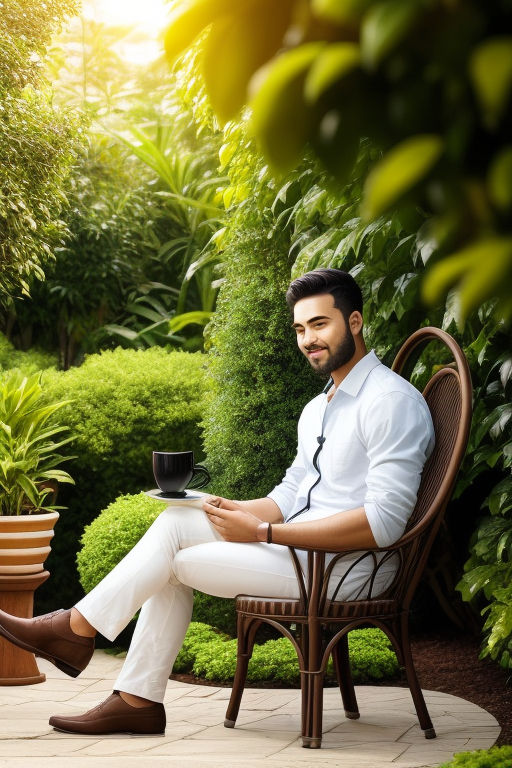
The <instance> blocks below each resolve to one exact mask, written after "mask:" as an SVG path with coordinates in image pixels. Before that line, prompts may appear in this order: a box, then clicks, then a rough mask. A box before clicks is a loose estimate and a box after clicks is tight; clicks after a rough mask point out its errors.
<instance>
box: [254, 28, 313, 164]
mask: <svg viewBox="0 0 512 768" xmlns="http://www.w3.org/2000/svg"><path fill="white" fill-rule="evenodd" d="M323 48H324V43H307V44H306V45H301V46H299V47H298V48H295V49H294V50H291V51H288V52H286V53H283V54H282V55H281V56H279V57H278V58H277V59H276V60H275V62H273V63H272V64H271V65H270V66H269V68H268V69H267V70H266V72H265V73H264V75H263V76H262V77H263V80H262V82H261V83H260V85H259V88H258V90H257V92H256V95H255V97H254V99H253V101H252V110H253V114H252V130H253V132H254V134H255V136H256V138H257V140H258V142H259V145H260V147H261V149H262V151H263V154H264V155H265V156H266V158H267V159H268V161H269V162H270V164H271V165H272V166H273V167H274V169H276V170H277V171H282V172H283V173H285V172H287V171H290V170H291V169H292V168H293V167H294V166H295V165H296V163H297V162H298V160H299V159H300V156H301V152H302V150H303V148H304V145H305V144H306V142H307V141H308V139H309V138H310V136H311V134H312V132H313V129H314V127H315V126H316V124H317V122H318V119H319V114H318V112H317V110H316V109H315V108H314V107H312V106H310V105H308V104H306V102H305V101H304V81H305V78H306V75H307V72H308V70H309V67H310V66H311V64H312V63H313V61H314V60H315V59H316V57H317V56H318V55H319V53H320V52H321V51H322V50H323Z"/></svg>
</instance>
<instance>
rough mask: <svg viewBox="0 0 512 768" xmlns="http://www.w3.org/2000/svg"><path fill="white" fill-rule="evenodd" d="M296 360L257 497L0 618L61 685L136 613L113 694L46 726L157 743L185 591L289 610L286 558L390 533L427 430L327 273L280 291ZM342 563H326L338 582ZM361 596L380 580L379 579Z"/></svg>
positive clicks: (158, 534) (169, 515) (208, 511)
mask: <svg viewBox="0 0 512 768" xmlns="http://www.w3.org/2000/svg"><path fill="white" fill-rule="evenodd" d="M287 301H288V304H289V306H290V308H291V309H293V328H294V329H295V331H296V334H297V344H298V346H299V349H300V350H301V351H302V352H303V354H304V355H305V356H306V357H307V358H308V360H309V362H310V364H311V366H312V367H313V368H314V369H315V370H316V371H317V372H318V373H319V374H320V375H322V376H324V377H327V376H330V379H329V382H328V384H327V386H326V387H325V389H324V390H323V392H322V393H321V394H320V395H318V396H317V397H315V398H314V399H313V400H312V401H311V402H310V403H308V405H307V406H306V407H305V408H304V411H303V413H302V415H301V417H300V420H299V424H298V450H297V455H296V458H295V460H294V462H293V464H292V465H291V467H290V468H289V469H288V471H287V472H286V475H285V477H284V479H283V481H282V482H281V483H280V484H279V485H278V486H276V487H275V488H274V489H273V490H272V491H271V492H270V493H269V494H268V496H266V497H265V498H262V499H253V500H250V501H232V500H229V499H224V498H221V497H209V498H207V499H206V500H205V501H204V502H203V509H199V508H196V509H194V508H192V507H190V506H189V507H187V508H186V509H183V508H179V507H168V508H167V509H166V510H164V512H162V513H161V514H160V515H159V517H158V518H157V520H156V521H155V522H154V523H153V525H152V526H151V528H150V529H149V530H148V531H147V533H146V534H145V535H144V536H143V537H142V539H141V540H140V541H139V542H138V544H137V545H136V546H135V547H134V548H133V549H132V550H131V552H130V553H129V554H128V555H127V556H126V557H125V558H124V560H122V562H121V563H119V565H117V566H116V567H115V568H114V569H113V570H112V571H111V573H110V574H109V575H108V576H106V578H105V579H104V580H103V581H102V582H101V583H100V584H99V585H98V586H97V587H95V589H93V590H92V591H91V592H90V593H89V594H88V595H86V597H84V598H83V600H81V601H80V602H79V603H77V605H76V606H75V607H74V608H72V609H70V610H68V611H58V612H56V613H53V614H47V615H45V616H42V617H39V618H35V619H18V618H16V617H12V616H9V615H8V614H5V613H3V612H0V633H1V634H2V635H3V636H4V637H6V638H7V639H9V640H11V641H12V642H14V643H16V644H17V645H20V646H21V647H23V648H25V649H27V650H30V651H32V652H34V653H36V654H38V655H39V656H42V657H45V658H48V659H50V660H51V661H53V662H54V663H55V664H56V665H57V666H58V667H59V668H60V669H62V670H63V671H65V672H66V673H67V674H70V675H72V676H76V675H78V674H79V673H80V672H81V671H82V670H83V669H84V668H85V667H86V665H87V663H88V661H89V659H90V658H91V655H92V653H93V648H94V635H95V634H96V632H97V631H99V632H101V633H102V634H103V635H104V636H105V637H107V638H108V639H110V640H114V639H115V637H116V636H117V635H118V634H119V632H120V631H121V630H122V629H123V628H124V627H125V626H126V624H127V623H128V622H129V620H130V619H131V618H132V616H133V615H134V614H135V612H136V611H137V610H138V609H139V608H141V607H142V608H141V612H140V617H139V620H138V622H137V626H136V629H135V633H134V635H133V639H132V643H131V645H130V649H129V652H128V655H127V657H126V661H125V663H124V665H123V668H122V671H121V673H120V675H119V677H118V679H117V681H116V683H115V691H114V693H113V694H112V695H111V696H110V697H109V698H108V699H106V701H104V702H103V703H102V704H100V705H99V706H97V707H95V708H94V709H92V710H90V711H89V712H86V713H85V714H84V715H77V716H69V715H64V716H62V717H59V716H54V717H52V718H50V724H51V725H53V726H54V727H55V728H57V729H59V730H62V731H66V732H71V733H81V734H103V733H120V732H129V733H146V734H150V733H163V731H164V730H165V710H164V707H163V704H162V702H163V698H164V694H165V688H166V684H167V680H168V677H169V674H170V671H171V669H172V665H173V663H174V659H175V657H176V655H177V653H178V651H179V649H180V647H181V644H182V642H183V638H184V636H185V633H186V630H187V627H188V624H189V622H190V617H191V613H192V599H193V589H199V590H201V591H203V592H207V593H209V594H212V595H217V596H219V597H235V596H236V595H237V594H255V595H261V596H267V597H276V598H279V597H283V598H297V597H298V588H297V582H296V577H295V573H294V569H293V565H292V562H291V559H290V555H289V551H288V549H287V546H283V545H292V546H295V547H298V548H300V547H303V546H308V547H320V548H321V547H325V548H330V549H333V548H334V549H338V550H354V549H360V550H365V549H368V548H372V547H375V546H379V547H385V546H388V545H389V544H391V543H392V542H394V541H396V540H397V539H398V538H399V537H400V535H401V534H402V532H403V530H404V528H405V525H406V522H407V519H408V517H409V516H410V514H411V512H412V510H413V508H414V504H415V501H416V494H417V490H418V486H419V482H420V476H421V472H422V469H423V465H424V463H425V461H426V459H427V457H428V455H429V453H430V451H431V450H432V447H433V442H434V431H433V426H432V421H431V418H430V413H429V410H428V407H427V405H426V403H425V401H424V400H423V398H422V396H421V395H420V394H419V392H417V391H416V390H415V389H414V387H412V386H411V385H410V384H409V383H408V382H406V381H405V380H404V379H402V378H401V377H400V376H397V375H396V374H394V373H392V372H391V371H390V370H389V369H388V368H386V367H385V366H383V365H382V364H381V363H380V362H379V360H378V359H377V357H376V356H375V354H374V353H373V352H370V353H368V352H367V350H366V346H365V343H364V340H363V336H362V326H363V319H362V298H361V291H360V289H359V287H358V286H357V284H356V283H355V281H354V279H353V278H352V277H351V276H350V275H348V274H347V273H345V272H342V271H341V270H335V269H320V270H315V271H313V272H309V273H307V274H306V275H304V276H302V277H300V278H298V279H297V280H295V281H293V282H292V283H291V285H290V287H289V289H288V292H287ZM355 557H356V556H354V555H352V556H350V557H349V556H347V558H346V559H345V561H344V562H342V563H341V564H339V563H338V564H337V566H336V569H335V570H336V575H337V576H339V575H340V574H342V573H343V572H346V571H347V570H348V568H349V566H350V563H351V562H353V560H354V559H355ZM381 571H382V573H380V575H379V579H380V582H379V583H378V584H375V585H374V586H373V594H377V593H378V591H380V590H382V589H384V588H385V586H386V585H387V584H388V583H389V580H390V579H391V578H392V576H393V564H392V563H391V562H387V563H386V567H385V568H382V569H381ZM368 575H369V571H368V566H367V565H366V564H365V562H364V561H363V562H362V563H360V564H359V565H358V566H356V567H355V568H352V569H351V570H350V572H349V574H348V576H347V578H346V579H345V581H344V583H343V588H342V591H341V593H340V595H339V596H340V598H341V599H354V598H355V597H359V596H361V595H365V594H366V590H367V582H368Z"/></svg>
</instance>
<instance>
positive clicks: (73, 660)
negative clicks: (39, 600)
mask: <svg viewBox="0 0 512 768" xmlns="http://www.w3.org/2000/svg"><path fill="white" fill-rule="evenodd" d="M70 614H71V610H67V611H64V610H62V609H60V610H58V611H53V612H52V613H45V614H44V615H43V616H36V618H34V619H20V618H19V617H18V616H11V614H9V613H5V612H4V611H0V635H3V637H5V638H6V640H9V641H10V642H11V643H14V645H17V646H19V648H23V650H25V651H30V652H31V653H35V655H36V656H41V658H43V659H48V661H51V662H52V664H55V666H56V667H58V668H59V669H61V670H62V671H63V672H65V673H66V675H70V676H71V677H77V676H78V675H79V674H80V672H82V670H84V669H85V667H86V666H87V665H88V663H89V661H90V660H91V656H92V654H93V651H94V638H93V637H82V636H81V635H77V634H75V632H73V631H72V629H71V628H70V626H69V617H70Z"/></svg>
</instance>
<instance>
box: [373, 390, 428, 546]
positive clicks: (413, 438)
mask: <svg viewBox="0 0 512 768" xmlns="http://www.w3.org/2000/svg"><path fill="white" fill-rule="evenodd" d="M363 431H364V438H365V442H366V446H367V453H368V459H369V466H368V473H367V477H366V495H365V499H364V509H365V512H366V516H367V518H368V523H369V525H370V528H371V530H372V533H373V536H374V538H375V541H376V542H377V545H378V546H379V547H386V546H389V545H390V544H393V543H394V542H395V541H397V540H398V539H399V538H400V536H401V535H402V533H403V532H404V529H405V526H406V524H407V521H408V519H409V517H410V515H411V513H412V511H413V509H414V506H415V504H416V497H417V492H418V487H419V484H420V479H421V473H422V470H423V466H424V464H425V461H426V460H427V458H428V456H429V454H430V452H431V450H432V447H433V445H434V429H433V425H432V420H431V418H430V414H429V411H428V408H427V407H426V404H425V405H424V404H423V403H421V402H419V401H418V399H416V398H415V397H412V396H410V395H408V394H406V393H403V392H400V391H395V392H388V393H386V394H384V395H382V396H381V397H379V398H377V399H376V400H375V401H374V403H373V404H372V406H371V408H370V409H369V410H368V412H367V413H366V417H365V421H364V424H363Z"/></svg>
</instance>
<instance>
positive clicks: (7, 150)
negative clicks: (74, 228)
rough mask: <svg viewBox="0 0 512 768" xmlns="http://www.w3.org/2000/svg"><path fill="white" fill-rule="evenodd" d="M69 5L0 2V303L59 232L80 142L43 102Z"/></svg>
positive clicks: (37, 266) (37, 264) (65, 118)
mask: <svg viewBox="0 0 512 768" xmlns="http://www.w3.org/2000/svg"><path fill="white" fill-rule="evenodd" d="M75 7H76V5H75V2H74V1H73V0H66V2H57V1H56V0H49V2H47V3H41V2H39V1H38V0H5V2H3V3H2V13H1V15H0V44H1V48H2V61H1V62H0V189H1V190H2V191H1V193H0V266H1V270H2V280H1V283H0V302H1V303H2V304H4V305H5V304H6V303H8V300H9V297H10V296H12V295H14V294H16V293H18V292H19V291H20V290H21V291H23V293H25V294H27V293H28V290H29V280H30V278H31V276H36V277H38V278H40V279H41V278H42V277H43V266H44V265H45V264H47V263H48V261H50V260H51V259H52V258H53V249H54V248H55V246H56V245H58V244H59V243H60V242H61V241H62V237H63V235H64V234H65V233H66V227H65V225H64V223H63V222H62V221H61V220H60V218H59V215H60V213H61V211H62V209H63V207H64V205H65V202H66V199H65V195H64V191H63V188H64V184H65V179H66V177H67V175H68V173H69V168H70V165H71V163H72V161H73V158H74V155H75V152H76V150H77V147H78V146H79V144H80V142H81V141H82V138H81V135H80V134H81V126H80V122H79V120H77V119H76V118H75V117H73V116H71V115H70V114H69V113H66V112H64V111H62V110H58V109H56V108H55V107H54V106H53V105H52V103H51V95H50V93H49V91H48V90H47V89H46V87H45V85H44V83H43V82H42V81H41V69H42V61H43V57H44V56H45V53H46V48H47V46H48V43H49V41H50V38H51V35H52V34H54V33H55V32H56V31H57V30H58V29H59V27H60V25H61V24H62V22H63V21H64V19H65V17H66V16H67V15H68V14H69V13H71V12H72V11H73V10H74V9H75Z"/></svg>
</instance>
